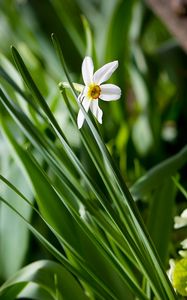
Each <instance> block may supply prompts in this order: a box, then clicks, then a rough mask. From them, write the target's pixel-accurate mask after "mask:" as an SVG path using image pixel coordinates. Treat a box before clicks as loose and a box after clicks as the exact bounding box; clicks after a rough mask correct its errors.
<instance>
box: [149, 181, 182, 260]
mask: <svg viewBox="0 0 187 300" xmlns="http://www.w3.org/2000/svg"><path fill="white" fill-rule="evenodd" d="M175 196H176V188H175V185H174V183H173V181H172V179H163V183H162V185H161V186H159V187H158V188H157V189H156V190H155V191H154V194H153V196H152V199H151V200H152V202H151V205H150V206H151V207H150V212H149V219H148V224H147V226H148V230H149V232H150V235H151V237H152V239H153V241H154V243H155V246H156V248H157V251H158V254H159V256H160V258H161V260H162V262H163V264H164V265H166V266H167V262H168V254H169V253H168V250H169V242H170V238H171V232H172V227H173V206H174V200H175ZM160 237H162V238H160Z"/></svg>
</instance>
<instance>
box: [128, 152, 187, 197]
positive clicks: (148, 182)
mask: <svg viewBox="0 0 187 300" xmlns="http://www.w3.org/2000/svg"><path fill="white" fill-rule="evenodd" d="M186 162H187V146H185V147H183V148H182V149H181V150H180V151H179V152H178V153H177V154H175V155H173V156H172V157H170V158H168V159H166V160H164V161H163V162H161V163H159V164H158V165H156V166H155V167H153V168H152V169H150V170H149V171H148V172H147V173H146V174H145V175H144V176H142V177H141V178H140V179H138V180H137V181H136V182H135V183H134V185H133V186H132V187H131V189H130V190H131V193H132V195H133V197H134V198H135V199H137V198H141V197H144V196H147V195H148V194H149V193H150V192H151V191H152V190H154V189H155V188H156V187H158V186H159V185H160V184H161V183H162V181H163V178H166V177H167V178H168V177H171V176H173V175H175V173H176V172H177V171H178V170H179V169H180V168H182V167H183V166H184V165H185V164H186Z"/></svg>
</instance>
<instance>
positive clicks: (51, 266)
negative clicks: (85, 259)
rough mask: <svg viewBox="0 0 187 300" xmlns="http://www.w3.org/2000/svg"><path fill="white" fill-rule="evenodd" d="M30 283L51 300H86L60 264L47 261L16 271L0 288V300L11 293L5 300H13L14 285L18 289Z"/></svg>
mask: <svg viewBox="0 0 187 300" xmlns="http://www.w3.org/2000/svg"><path fill="white" fill-rule="evenodd" d="M30 282H32V283H36V284H38V285H39V286H40V287H41V288H42V289H44V290H46V291H47V292H48V294H49V295H51V296H52V298H53V299H59V300H60V299H64V300H72V299H78V300H86V299H88V298H87V296H86V295H85V293H84V291H83V289H82V288H81V286H80V285H79V283H78V282H77V280H76V279H75V278H74V277H73V275H72V274H71V273H69V272H68V271H67V270H66V269H65V268H64V267H62V266H61V265H60V264H58V263H56V262H53V261H49V260H42V261H37V262H34V263H32V264H30V265H28V266H26V267H25V268H23V269H21V270H20V271H18V272H17V273H16V274H15V275H14V276H13V277H12V278H11V279H10V280H8V281H7V282H5V283H4V285H3V286H2V287H1V289H0V299H2V300H3V299H4V298H3V297H4V295H6V297H8V296H7V295H8V293H11V297H10V296H9V298H7V299H9V300H14V299H15V298H16V297H17V296H18V293H17V291H16V283H17V284H18V287H20V284H23V286H24V285H26V284H28V283H30ZM12 287H14V289H15V293H14V295H13V293H12ZM18 291H19V289H18Z"/></svg>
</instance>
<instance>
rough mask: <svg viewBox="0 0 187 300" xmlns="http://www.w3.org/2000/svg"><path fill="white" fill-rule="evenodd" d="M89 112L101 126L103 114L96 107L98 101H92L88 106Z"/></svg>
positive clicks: (97, 106)
mask: <svg viewBox="0 0 187 300" xmlns="http://www.w3.org/2000/svg"><path fill="white" fill-rule="evenodd" d="M90 110H91V112H92V113H93V115H94V116H95V117H96V119H97V120H98V122H99V123H100V124H102V117H103V112H102V110H101V109H100V107H99V105H98V100H92V101H91V105H90Z"/></svg>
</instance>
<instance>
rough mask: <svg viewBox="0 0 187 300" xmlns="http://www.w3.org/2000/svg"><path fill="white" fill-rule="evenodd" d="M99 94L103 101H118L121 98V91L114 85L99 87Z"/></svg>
mask: <svg viewBox="0 0 187 300" xmlns="http://www.w3.org/2000/svg"><path fill="white" fill-rule="evenodd" d="M100 88H101V94H100V96H99V98H100V99H102V100H105V101H112V100H118V99H119V98H120V97H121V89H120V88H119V87H118V86H117V85H115V84H102V85H100Z"/></svg>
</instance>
